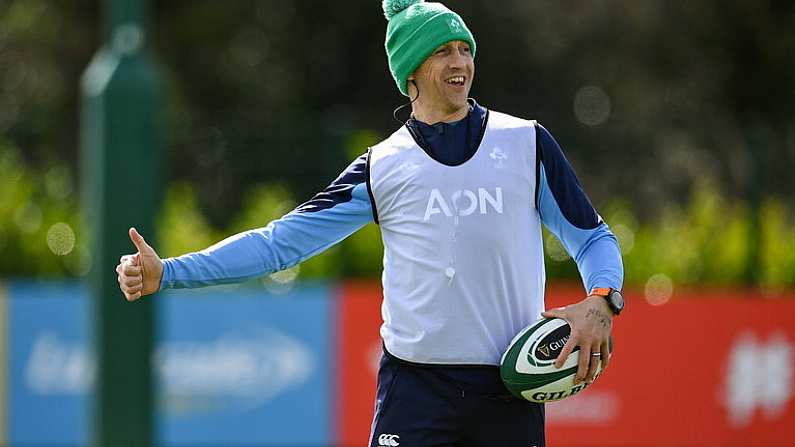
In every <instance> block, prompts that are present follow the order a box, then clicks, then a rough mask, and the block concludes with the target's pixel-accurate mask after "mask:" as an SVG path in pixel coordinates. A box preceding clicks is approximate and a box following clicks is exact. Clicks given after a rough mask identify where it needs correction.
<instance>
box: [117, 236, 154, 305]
mask: <svg viewBox="0 0 795 447" xmlns="http://www.w3.org/2000/svg"><path fill="white" fill-rule="evenodd" d="M130 240H132V243H133V245H135V248H137V249H138V252H137V253H135V254H133V255H124V256H122V257H121V259H120V260H119V265H117V266H116V273H117V274H118V280H119V288H120V289H121V291H122V292H123V293H124V297H125V298H127V301H135V300H137V299H138V298H140V297H142V296H144V295H151V294H153V293H155V292H157V291H158V290H159V289H160V280H161V278H162V277H163V261H161V260H160V256H158V255H157V253H156V252H155V250H154V249H153V248H152V247H151V246H149V244H147V243H146V241H145V240H144V238H143V236H141V235H140V234H138V231H137V230H136V229H135V228H130Z"/></svg>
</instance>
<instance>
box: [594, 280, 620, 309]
mask: <svg viewBox="0 0 795 447" xmlns="http://www.w3.org/2000/svg"><path fill="white" fill-rule="evenodd" d="M591 295H596V296H601V297H603V298H604V299H605V301H607V305H608V306H609V307H610V310H611V311H612V312H613V315H618V314H620V313H621V311H622V310H624V295H622V294H621V292H620V291H618V290H616V289H611V288H609V287H594V288H593V289H592V290H591Z"/></svg>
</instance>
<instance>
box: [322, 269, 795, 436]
mask: <svg viewBox="0 0 795 447" xmlns="http://www.w3.org/2000/svg"><path fill="white" fill-rule="evenodd" d="M581 290H582V289H580V288H578V287H568V288H567V287H563V288H561V287H553V288H551V289H550V290H548V293H547V307H548V308H549V307H556V306H560V305H564V304H567V303H571V302H575V301H577V300H578V299H580V298H581V293H582V292H581ZM342 294H343V299H341V300H340V308H339V309H340V312H339V315H338V319H339V321H338V330H339V337H338V343H339V346H338V349H339V351H338V352H339V353H340V355H341V363H340V373H339V374H338V379H339V380H338V382H339V383H338V390H339V394H338V396H339V398H338V400H337V402H338V403H339V405H340V407H339V408H338V412H337V414H338V415H339V418H340V419H339V421H338V422H339V423H338V441H339V443H340V444H341V445H345V446H348V445H351V446H353V445H364V444H365V443H366V440H367V437H368V435H369V430H370V423H371V419H372V414H373V405H374V402H373V399H374V391H375V371H376V362H377V359H378V355H379V353H380V346H381V344H380V340H379V338H378V337H379V336H378V327H379V325H380V310H379V309H380V304H381V299H380V296H381V292H380V287H379V286H378V285H377V284H349V285H346V286H345V287H344V288H343V291H342ZM627 295H628V298H627V300H628V305H627V311H626V313H625V314H622V315H621V317H619V318H617V319H616V320H615V327H614V331H613V338H614V341H615V346H616V347H615V352H614V355H613V358H612V359H611V363H610V367H609V368H608V369H607V371H606V372H605V374H604V375H602V376H601V377H600V378H599V380H598V381H597V382H596V383H594V385H593V386H591V387H589V388H588V390H587V391H586V392H583V393H581V394H579V395H577V396H575V397H573V398H571V399H566V400H563V401H560V402H556V403H552V404H547V439H548V445H550V446H571V447H574V446H727V445H728V446H734V445H736V446H771V447H772V446H792V445H795V441H793V440H792V435H791V430H792V428H793V427H795V402H793V400H794V399H793V398H795V297H793V298H788V299H785V298H780V299H775V300H771V299H765V298H763V297H762V296H761V295H760V296H752V295H753V294H750V293H746V292H720V291H712V292H709V291H695V290H694V291H691V292H677V293H676V294H675V295H674V296H673V298H672V299H671V300H669V301H667V302H666V303H665V304H662V305H651V304H649V303H647V302H646V301H645V300H644V299H642V298H640V297H641V295H640V294H636V293H633V292H631V291H630V292H628V293H627Z"/></svg>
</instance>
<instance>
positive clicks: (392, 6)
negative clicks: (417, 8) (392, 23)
mask: <svg viewBox="0 0 795 447" xmlns="http://www.w3.org/2000/svg"><path fill="white" fill-rule="evenodd" d="M424 1H425V0H384V1H383V2H382V3H381V7H382V8H384V17H386V19H387V20H391V19H392V17H394V16H395V14H397V13H399V12H400V11H403V10H404V9H406V8H408V7H409V6H411V5H413V4H415V3H422V2H424Z"/></svg>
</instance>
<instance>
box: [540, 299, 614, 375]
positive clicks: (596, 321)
mask: <svg viewBox="0 0 795 447" xmlns="http://www.w3.org/2000/svg"><path fill="white" fill-rule="evenodd" d="M541 315H543V316H544V317H547V318H562V319H564V320H566V321H567V322H568V323H569V325H570V326H571V335H570V336H569V340H568V341H567V342H566V344H565V345H564V346H563V349H562V350H561V351H560V355H558V358H557V360H555V367H556V368H560V367H562V366H563V363H564V362H565V361H566V358H568V356H569V354H571V352H572V351H573V350H574V348H575V347H577V346H578V345H579V347H580V356H579V357H580V358H579V364H578V366H577V375H575V376H574V383H575V384H577V383H580V382H582V381H585V382H591V381H592V380H593V379H594V376H595V375H596V370H597V368H598V367H599V362H600V361H601V362H602V370H604V369H605V368H607V363H608V361H609V360H610V349H609V343H610V341H609V340H610V332H611V330H612V328H613V312H611V311H610V307H609V306H608V305H607V302H606V301H605V299H604V297H601V296H597V295H591V296H589V297H587V298H585V299H584V300H582V301H580V302H579V303H577V304H571V305H569V306H566V307H560V308H557V309H552V310H548V311H546V312H544V313H542V314H541ZM594 354H596V355H594Z"/></svg>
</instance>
